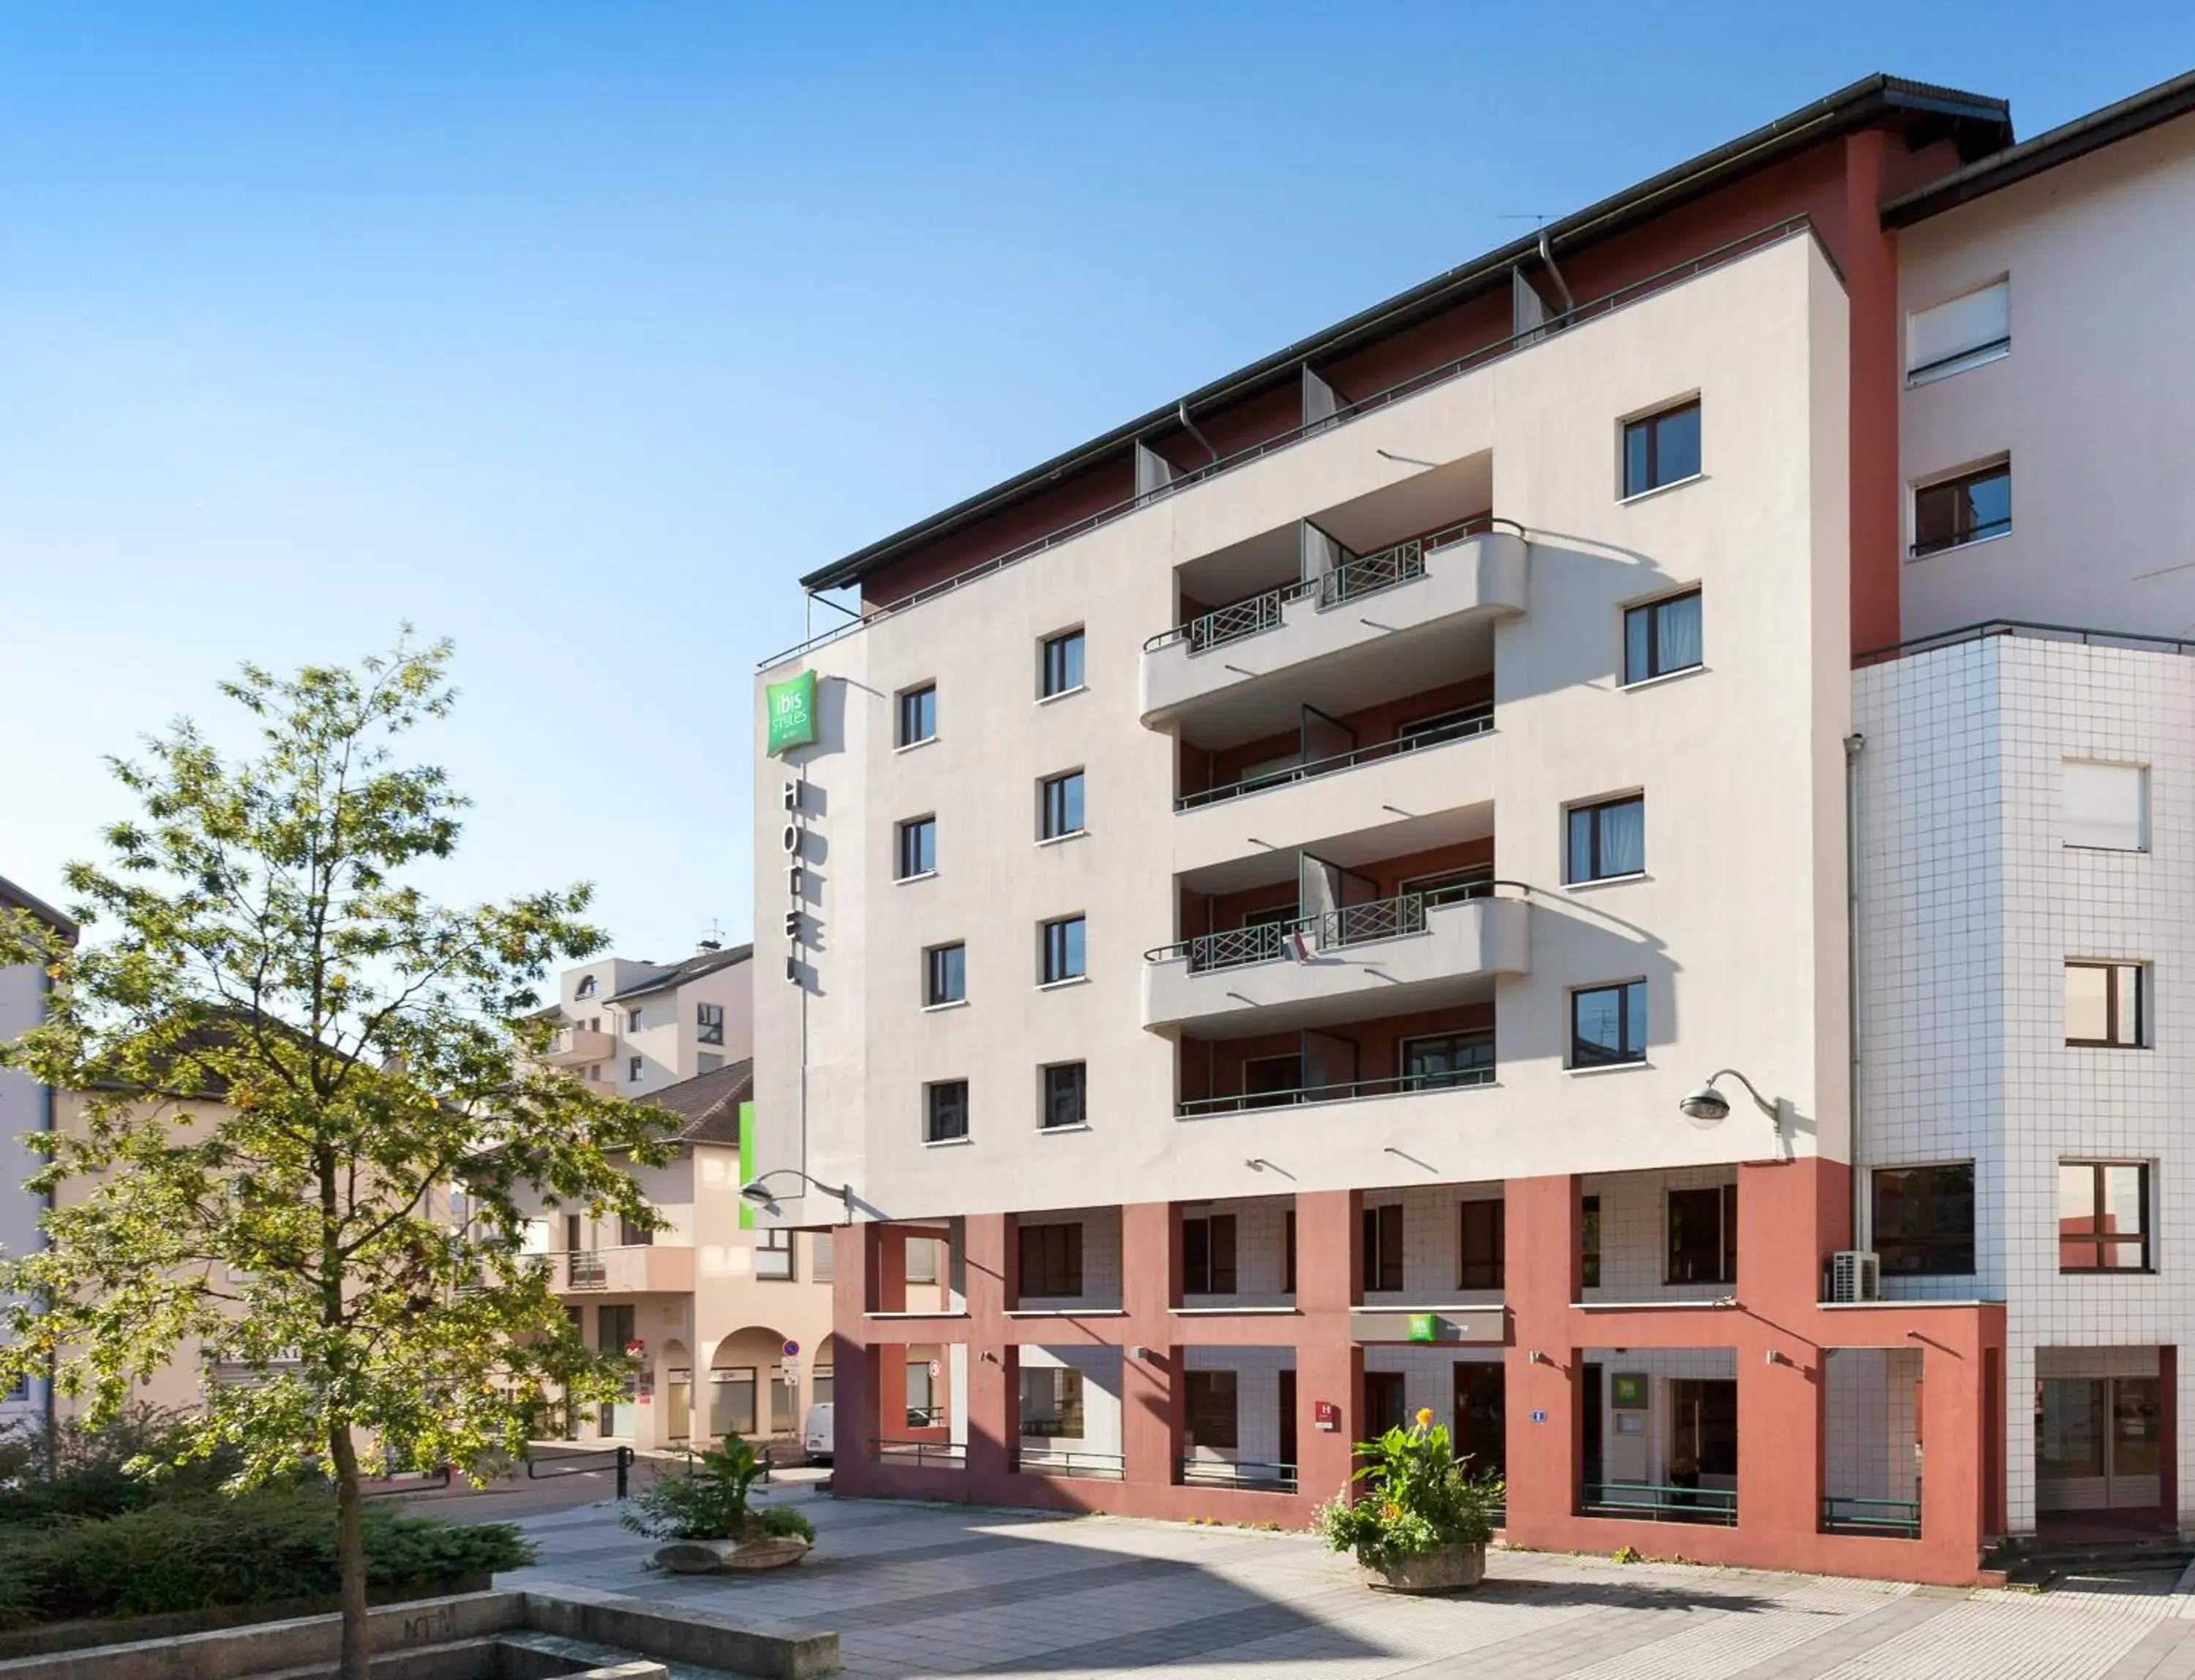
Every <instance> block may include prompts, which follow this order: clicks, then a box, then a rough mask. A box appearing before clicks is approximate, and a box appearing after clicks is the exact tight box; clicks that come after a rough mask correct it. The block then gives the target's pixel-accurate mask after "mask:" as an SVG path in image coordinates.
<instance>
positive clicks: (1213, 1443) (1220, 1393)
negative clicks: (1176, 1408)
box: [1181, 1371, 1241, 1452]
mask: <svg viewBox="0 0 2195 1680" xmlns="http://www.w3.org/2000/svg"><path fill="white" fill-rule="evenodd" d="M1181 1376H1182V1413H1183V1416H1182V1424H1183V1431H1182V1446H1183V1448H1184V1451H1187V1452H1194V1451H1195V1449H1196V1448H1197V1447H1200V1446H1202V1447H1208V1448H1210V1449H1212V1450H1213V1451H1214V1452H1233V1451H1235V1450H1236V1446H1237V1444H1238V1443H1239V1441H1240V1440H1241V1433H1240V1426H1239V1425H1238V1424H1237V1423H1236V1417H1237V1415H1238V1412H1239V1407H1238V1406H1237V1403H1236V1380H1235V1378H1236V1374H1235V1373H1234V1372H1233V1371H1184V1372H1182V1374H1181Z"/></svg>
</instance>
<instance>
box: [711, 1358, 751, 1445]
mask: <svg viewBox="0 0 2195 1680" xmlns="http://www.w3.org/2000/svg"><path fill="white" fill-rule="evenodd" d="M709 1432H710V1433H711V1434H712V1435H717V1436H719V1437H722V1436H724V1435H741V1436H746V1435H752V1434H753V1433H754V1432H755V1373H754V1367H753V1366H752V1365H730V1366H719V1367H718V1368H717V1369H716V1370H714V1371H711V1372H710V1373H709Z"/></svg>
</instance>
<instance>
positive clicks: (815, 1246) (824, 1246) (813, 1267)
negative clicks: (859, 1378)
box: [808, 1231, 838, 1400]
mask: <svg viewBox="0 0 2195 1680" xmlns="http://www.w3.org/2000/svg"><path fill="white" fill-rule="evenodd" d="M833 1257H834V1250H832V1245H831V1233H829V1232H828V1231H816V1232H812V1233H809V1238H808V1278H809V1282H811V1283H818V1284H827V1283H829V1282H831V1281H832V1279H834V1278H835V1277H837V1275H838V1273H837V1270H836V1268H835V1267H834V1266H833V1265H832V1260H833ZM815 1377H816V1380H817V1381H818V1382H821V1381H822V1379H823V1373H822V1372H821V1371H817V1372H816V1373H815ZM817 1398H818V1400H828V1399H829V1398H830V1396H829V1395H827V1394H823V1395H819V1396H817Z"/></svg>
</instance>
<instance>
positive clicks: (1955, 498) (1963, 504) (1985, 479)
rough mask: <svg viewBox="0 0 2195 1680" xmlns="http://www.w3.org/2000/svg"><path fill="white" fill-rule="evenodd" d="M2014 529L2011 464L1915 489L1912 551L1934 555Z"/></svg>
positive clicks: (2004, 462)
mask: <svg viewBox="0 0 2195 1680" xmlns="http://www.w3.org/2000/svg"><path fill="white" fill-rule="evenodd" d="M2011 528H2012V463H2011V462H2009V461H2000V462H1999V463H1997V465H1995V466H1991V467H1984V468H1983V469H1982V470H1981V471H1979V472H1968V473H1962V474H1961V475H1960V476H1958V477H1956V478H1946V479H1944V480H1942V481H1941V482H1938V483H1934V484H1923V485H1921V486H1920V487H1918V488H1916V489H1915V491H1914V492H1913V552H1914V553H1915V554H1916V556H1917V555H1922V554H1934V553H1936V552H1937V551H1939V550H1942V549H1946V548H1956V547H1957V546H1959V545H1960V544H1961V543H1967V542H1979V541H1980V540H1982V539H1983V538H1984V537H2001V536H2002V535H2003V534H2005V533H2006V532H2008V531H2009V530H2010V529H2011Z"/></svg>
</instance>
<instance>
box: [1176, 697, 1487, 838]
mask: <svg viewBox="0 0 2195 1680" xmlns="http://www.w3.org/2000/svg"><path fill="white" fill-rule="evenodd" d="M1493 728H1494V707H1493V706H1492V704H1491V703H1489V704H1487V705H1483V706H1472V707H1466V708H1465V709H1463V710H1461V711H1460V712H1457V713H1455V714H1454V715H1453V716H1451V717H1448V718H1444V719H1442V720H1441V721H1440V722H1438V723H1437V724H1433V725H1429V726H1427V727H1425V728H1421V729H1417V730H1412V731H1411V732H1410V733H1409V734H1408V735H1406V736H1398V737H1397V739H1395V740H1393V741H1376V742H1373V743H1372V744H1371V745H1370V746H1368V747H1357V748H1351V750H1350V751H1348V752H1346V753H1334V754H1333V755H1332V756H1331V757H1328V758H1323V759H1311V761H1310V762H1309V763H1308V764H1300V765H1289V766H1288V768H1287V769H1286V770H1267V771H1259V773H1258V774H1257V775H1255V776H1244V777H1243V778H1242V780H1241V781H1239V782H1227V783H1225V784H1224V785H1223V786H1220V787H1218V788H1203V789H1201V791H1199V792H1197V793H1194V794H1182V795H1180V796H1179V797H1178V799H1176V800H1174V802H1173V808H1174V809H1175V810H1176V811H1195V810H1196V809H1197V808H1198V807H1199V806H1201V805H1218V804H1221V803H1223V802H1224V801H1225V800H1239V799H1241V798H1242V796H1243V795H1244V794H1262V793H1264V792H1265V790H1266V789H1267V788H1286V787H1288V786H1290V785H1292V784H1293V783H1294V782H1308V781H1311V779H1312V778H1313V777H1315V776H1332V775H1334V773H1336V772H1337V771H1345V770H1354V769H1355V768H1356V767H1357V765H1368V764H1376V763H1378V762H1379V761H1380V759H1391V758H1395V757H1397V755H1399V754H1401V753H1414V752H1417V751H1418V750H1419V749H1420V748H1426V747H1441V746H1445V745H1446V744H1447V743H1448V742H1451V741H1464V740H1467V739H1469V738H1470V737H1471V736H1474V735H1486V734H1489V733H1490V732H1491V731H1492V730H1493Z"/></svg>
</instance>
